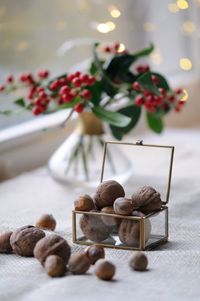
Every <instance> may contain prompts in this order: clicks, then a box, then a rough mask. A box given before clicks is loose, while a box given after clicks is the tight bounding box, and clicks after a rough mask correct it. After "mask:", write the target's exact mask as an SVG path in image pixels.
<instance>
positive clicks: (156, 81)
mask: <svg viewBox="0 0 200 301" xmlns="http://www.w3.org/2000/svg"><path fill="white" fill-rule="evenodd" d="M151 79H152V82H153V83H154V84H155V85H157V84H158V83H159V79H158V77H157V76H156V75H152V76H151Z"/></svg>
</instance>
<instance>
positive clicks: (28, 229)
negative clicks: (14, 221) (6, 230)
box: [10, 226, 45, 256]
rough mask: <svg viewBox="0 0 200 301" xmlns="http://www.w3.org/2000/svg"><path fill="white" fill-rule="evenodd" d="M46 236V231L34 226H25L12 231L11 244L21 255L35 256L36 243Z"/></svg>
mask: <svg viewBox="0 0 200 301" xmlns="http://www.w3.org/2000/svg"><path fill="white" fill-rule="evenodd" d="M44 236H45V233H44V231H42V230H40V229H38V228H36V227H34V226H24V227H21V228H19V229H17V230H16V231H14V232H13V233H12V235H11V236H10V244H11V247H12V249H13V251H14V252H15V253H16V254H18V255H21V256H33V249H34V248H35V245H36V243H37V242H38V241H39V240H41V239H42V238H43V237H44Z"/></svg>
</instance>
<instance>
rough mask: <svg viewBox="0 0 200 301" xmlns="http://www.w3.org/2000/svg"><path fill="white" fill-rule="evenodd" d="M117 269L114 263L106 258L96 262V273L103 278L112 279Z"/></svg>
mask: <svg viewBox="0 0 200 301" xmlns="http://www.w3.org/2000/svg"><path fill="white" fill-rule="evenodd" d="M115 270H116V269H115V266H114V264H112V263H111V262H110V261H108V260H105V259H99V260H98V261H97V262H96V264H95V274H96V276H97V277H98V278H99V279H102V280H111V279H112V278H113V277H114V275H115Z"/></svg>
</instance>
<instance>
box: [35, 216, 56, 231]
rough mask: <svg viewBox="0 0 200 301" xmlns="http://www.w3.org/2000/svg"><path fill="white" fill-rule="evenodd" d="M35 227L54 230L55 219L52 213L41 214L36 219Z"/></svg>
mask: <svg viewBox="0 0 200 301" xmlns="http://www.w3.org/2000/svg"><path fill="white" fill-rule="evenodd" d="M35 225H36V227H38V228H41V229H47V230H52V231H54V230H55V228H56V220H55V218H54V217H53V215H52V214H43V215H42V216H41V217H40V218H39V219H38V220H37V221H36V224H35Z"/></svg>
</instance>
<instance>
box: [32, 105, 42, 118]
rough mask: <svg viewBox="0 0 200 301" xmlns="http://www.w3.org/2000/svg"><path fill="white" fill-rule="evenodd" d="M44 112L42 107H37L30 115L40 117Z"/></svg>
mask: <svg viewBox="0 0 200 301" xmlns="http://www.w3.org/2000/svg"><path fill="white" fill-rule="evenodd" d="M43 111H44V108H43V106H41V105H39V106H36V107H34V108H33V110H32V113H33V115H36V116H37V115H40V114H41V113H42V112H43Z"/></svg>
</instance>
